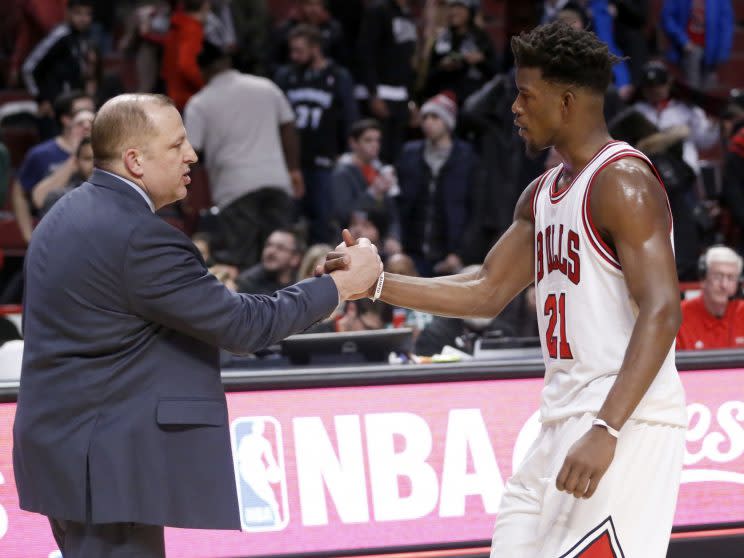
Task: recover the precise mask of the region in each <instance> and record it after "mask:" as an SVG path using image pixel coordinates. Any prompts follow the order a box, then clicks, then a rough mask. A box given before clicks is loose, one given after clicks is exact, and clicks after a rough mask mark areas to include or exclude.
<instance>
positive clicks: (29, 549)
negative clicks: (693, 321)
mask: <svg viewBox="0 0 744 558" xmlns="http://www.w3.org/2000/svg"><path fill="white" fill-rule="evenodd" d="M682 379H683V382H684V384H685V388H686V391H687V398H688V401H687V404H688V414H689V417H690V429H689V431H688V435H687V448H686V449H687V451H686V456H685V467H684V471H683V476H682V482H683V484H682V487H681V490H680V496H679V502H678V508H677V515H676V518H675V525H677V526H689V525H706V524H708V525H710V524H718V523H731V522H740V523H744V369H733V370H706V371H695V372H684V373H683V374H682ZM541 386H542V381H541V380H539V379H515V380H488V381H473V382H452V383H432V384H416V385H400V386H363V387H345V388H318V389H303V390H286V391H274V392H272V391H262V392H255V393H249V392H245V393H229V394H228V395H227V401H228V406H229V411H230V413H229V414H230V432H231V437H232V445H233V459H234V463H235V482H236V487H237V489H238V499H239V509H238V510H236V513H239V514H240V517H241V525H242V529H243V532H237V531H236V532H228V531H187V530H180V529H167V530H166V544H167V551H168V553H169V555H173V556H178V557H179V558H187V557H195V558H196V557H199V558H205V557H228V556H267V555H280V554H302V553H309V552H324V551H338V550H353V549H365V548H368V549H369V548H382V547H406V546H418V545H437V544H445V543H465V542H474V541H480V542H482V543H485V541H488V540H489V539H490V537H491V532H492V529H493V523H494V520H495V518H496V511H497V509H498V505H499V502H500V500H501V496H502V492H503V484H504V481H505V480H506V479H507V478H508V477H509V476H510V475H511V473H512V470H513V469H514V468H515V467H516V466H517V465H518V464H519V462H520V461H521V459H522V458H523V457H524V455H525V454H526V452H527V450H528V448H529V445H530V444H531V442H532V440H533V439H534V438H535V436H536V435H537V431H538V430H539V427H540V425H539V420H538V415H537V413H536V408H537V406H538V402H539V396H540V389H541ZM14 411H15V405H14V404H2V405H0V556H3V557H9V558H11V557H19V558H20V557H24V558H31V557H36V556H38V557H43V558H49V557H50V556H53V554H52V553H53V551H54V550H55V546H54V542H53V541H52V537H51V534H50V533H49V527H48V524H47V522H46V521H45V520H44V518H42V517H41V516H37V515H34V514H28V513H25V512H21V511H20V510H19V509H18V500H17V496H16V493H15V487H14V481H13V471H12V458H11V431H12V420H13V414H14ZM194 505H195V506H198V505H199V503H198V502H194ZM603 519H604V518H598V524H599V523H600V521H602V520H603ZM605 527H607V526H606V525H603V526H602V529H604V530H603V531H602V533H601V534H602V536H603V537H604V538H602V537H600V538H598V539H597V541H598V542H596V543H593V544H600V543H601V544H605V543H606V544H611V543H612V537H611V534H612V532H611V529H609V528H608V529H609V530H608V529H605ZM605 539H606V540H605Z"/></svg>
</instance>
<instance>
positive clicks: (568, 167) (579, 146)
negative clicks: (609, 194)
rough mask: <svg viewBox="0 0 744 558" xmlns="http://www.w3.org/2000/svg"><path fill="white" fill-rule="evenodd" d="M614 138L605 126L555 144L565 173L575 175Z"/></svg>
mask: <svg viewBox="0 0 744 558" xmlns="http://www.w3.org/2000/svg"><path fill="white" fill-rule="evenodd" d="M610 140H612V138H611V137H610V134H609V133H608V132H607V128H606V127H605V126H601V127H595V128H594V129H593V131H591V132H589V133H588V134H585V135H581V136H579V135H577V136H576V137H574V138H569V139H566V140H565V141H562V142H561V143H560V145H559V144H556V145H555V149H556V151H558V154H559V155H560V156H561V159H562V160H563V165H564V169H565V173H568V174H569V175H571V176H575V175H576V174H577V173H579V172H580V171H581V169H583V168H584V167H585V166H586V165H587V164H588V163H589V162H590V161H591V160H592V159H593V158H594V156H595V155H596V154H597V152H598V151H599V150H600V149H602V147H603V146H605V145H606V144H607V142H609V141H610Z"/></svg>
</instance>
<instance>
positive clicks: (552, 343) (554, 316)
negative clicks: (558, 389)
mask: <svg viewBox="0 0 744 558" xmlns="http://www.w3.org/2000/svg"><path fill="white" fill-rule="evenodd" d="M543 311H544V312H545V316H546V317H547V318H548V328H547V329H546V330H545V343H546V347H547V348H548V354H549V355H550V358H554V359H557V358H561V359H572V358H573V353H572V352H571V345H569V344H568V336H567V334H566V293H561V294H560V295H557V296H556V294H555V293H549V294H548V297H547V298H546V299H545V308H544V310H543ZM559 324H560V327H559V328H558V331H556V326H558V325H559ZM559 354H560V356H559Z"/></svg>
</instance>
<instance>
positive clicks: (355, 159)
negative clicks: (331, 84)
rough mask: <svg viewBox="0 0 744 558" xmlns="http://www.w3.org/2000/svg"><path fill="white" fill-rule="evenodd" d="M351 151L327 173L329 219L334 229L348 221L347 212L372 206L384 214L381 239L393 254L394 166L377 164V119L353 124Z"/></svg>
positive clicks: (396, 225) (396, 233)
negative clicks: (386, 229)
mask: <svg viewBox="0 0 744 558" xmlns="http://www.w3.org/2000/svg"><path fill="white" fill-rule="evenodd" d="M349 144H350V146H351V152H350V153H346V154H344V155H343V156H342V157H341V158H340V159H339V160H338V162H337V163H336V167H335V168H334V169H333V174H332V175H331V196H330V200H331V204H332V210H331V220H332V222H333V226H334V227H335V228H336V230H341V226H342V225H343V224H344V223H348V222H349V219H350V217H351V213H352V212H354V211H357V210H361V211H365V210H368V209H370V208H373V207H376V208H379V209H382V210H384V211H385V213H387V215H388V217H389V219H390V226H389V232H388V235H387V238H385V239H384V248H385V253H386V254H388V255H390V254H397V253H398V252H400V251H401V245H400V215H399V214H398V206H397V204H396V201H395V198H394V196H393V194H397V192H398V191H399V188H398V182H397V179H396V177H395V169H394V168H393V167H391V166H387V167H383V165H382V164H381V163H380V159H379V156H380V145H381V144H382V130H381V128H380V124H379V122H377V121H376V120H371V119H366V120H360V121H359V122H357V123H355V124H354V125H353V126H352V128H351V132H350V134H349Z"/></svg>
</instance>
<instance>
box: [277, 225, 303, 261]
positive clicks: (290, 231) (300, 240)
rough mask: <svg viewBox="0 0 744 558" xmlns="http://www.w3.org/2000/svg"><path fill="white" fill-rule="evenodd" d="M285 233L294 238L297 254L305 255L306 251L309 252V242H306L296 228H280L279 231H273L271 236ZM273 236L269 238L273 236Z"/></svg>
mask: <svg viewBox="0 0 744 558" xmlns="http://www.w3.org/2000/svg"><path fill="white" fill-rule="evenodd" d="M277 232H278V233H284V234H288V235H291V236H292V238H294V241H295V252H297V253H298V254H300V255H304V254H305V251H306V250H307V242H305V236H304V235H303V234H302V233H301V232H300V231H299V230H298V229H296V228H295V227H291V226H290V227H279V228H278V229H274V230H273V231H271V234H274V233H277ZM271 234H270V235H269V236H271Z"/></svg>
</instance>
